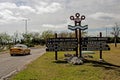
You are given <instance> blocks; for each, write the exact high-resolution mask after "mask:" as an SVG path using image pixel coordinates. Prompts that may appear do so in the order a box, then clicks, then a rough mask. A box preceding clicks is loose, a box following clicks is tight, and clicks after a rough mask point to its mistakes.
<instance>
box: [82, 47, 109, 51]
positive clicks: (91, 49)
mask: <svg viewBox="0 0 120 80" xmlns="http://www.w3.org/2000/svg"><path fill="white" fill-rule="evenodd" d="M82 50H83V51H99V50H105V51H108V50H110V47H101V48H100V47H82Z"/></svg>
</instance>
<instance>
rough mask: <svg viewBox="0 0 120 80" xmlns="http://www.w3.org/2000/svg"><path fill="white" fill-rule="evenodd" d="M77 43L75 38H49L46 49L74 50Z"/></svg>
mask: <svg viewBox="0 0 120 80" xmlns="http://www.w3.org/2000/svg"><path fill="white" fill-rule="evenodd" d="M77 44H78V40H77V39H76V38H49V39H47V44H46V47H47V49H46V51H76V48H77V47H78V45H77Z"/></svg>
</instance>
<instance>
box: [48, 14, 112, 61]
mask: <svg viewBox="0 0 120 80" xmlns="http://www.w3.org/2000/svg"><path fill="white" fill-rule="evenodd" d="M70 19H71V20H73V21H74V22H75V25H74V26H72V25H68V29H70V30H72V31H75V38H60V37H57V33H55V38H49V39H47V42H46V47H47V48H46V51H55V60H57V59H58V58H57V52H58V51H76V56H77V57H80V58H82V51H100V59H101V60H102V51H103V50H110V47H109V46H108V45H107V39H108V38H106V37H102V33H101V32H100V37H84V38H82V37H81V31H82V30H86V29H88V25H84V26H82V25H81V21H82V20H84V19H85V16H84V15H82V16H81V17H80V14H79V13H76V14H75V17H74V16H70ZM78 54H79V55H78Z"/></svg>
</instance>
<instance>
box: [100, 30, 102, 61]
mask: <svg viewBox="0 0 120 80" xmlns="http://www.w3.org/2000/svg"><path fill="white" fill-rule="evenodd" d="M101 37H102V32H100V38H101ZM100 48H102V46H101V45H100ZM100 60H102V49H100Z"/></svg>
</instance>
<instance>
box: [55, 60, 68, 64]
mask: <svg viewBox="0 0 120 80" xmlns="http://www.w3.org/2000/svg"><path fill="white" fill-rule="evenodd" d="M53 63H57V64H66V63H68V62H67V61H65V60H56V61H53Z"/></svg>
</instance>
